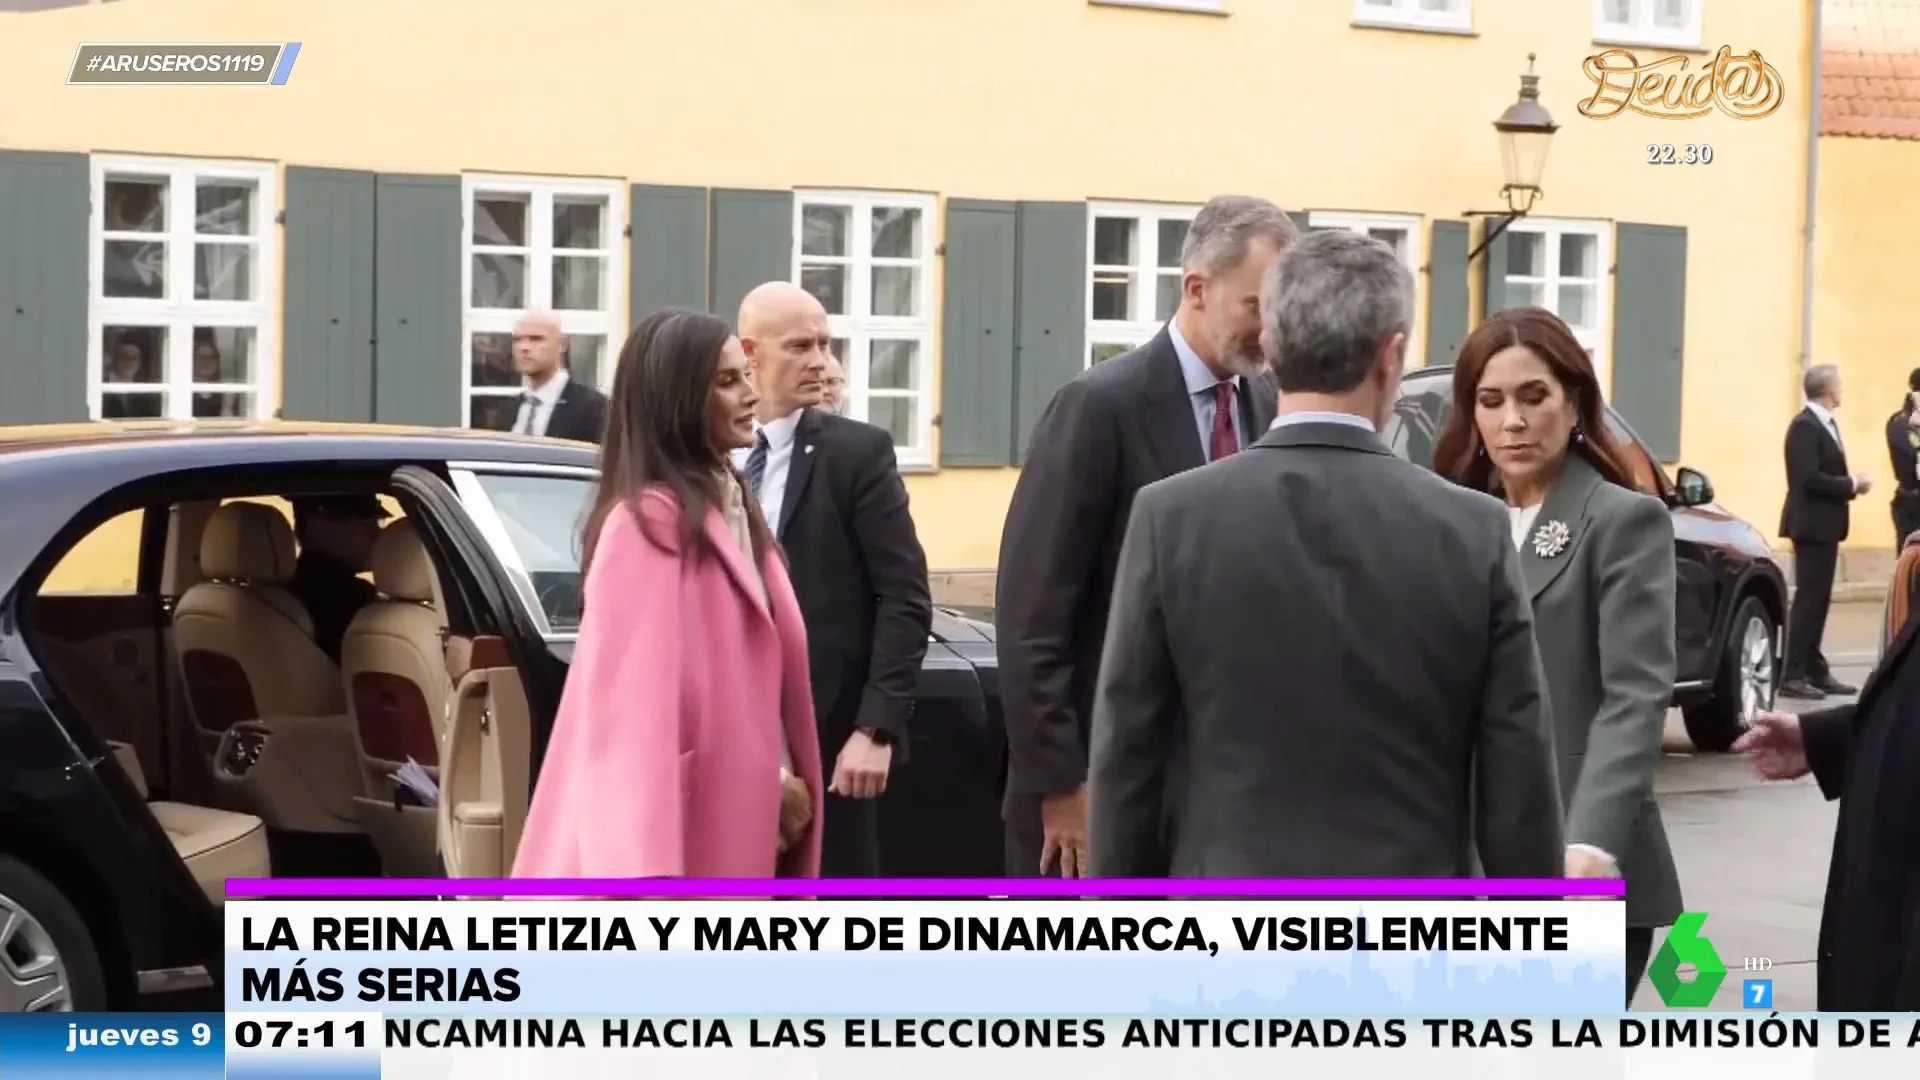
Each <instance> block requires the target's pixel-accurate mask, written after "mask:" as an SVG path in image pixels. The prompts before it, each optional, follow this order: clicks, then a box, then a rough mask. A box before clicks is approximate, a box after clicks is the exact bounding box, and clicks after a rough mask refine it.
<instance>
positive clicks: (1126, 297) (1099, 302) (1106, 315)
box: [1093, 273, 1133, 322]
mask: <svg viewBox="0 0 1920 1080" xmlns="http://www.w3.org/2000/svg"><path fill="white" fill-rule="evenodd" d="M1093 317H1094V318H1096V319H1102V320H1111V321H1117V322H1124V321H1126V320H1128V319H1131V318H1133V275H1132V274H1109V273H1100V274H1095V275H1094V276H1093Z"/></svg>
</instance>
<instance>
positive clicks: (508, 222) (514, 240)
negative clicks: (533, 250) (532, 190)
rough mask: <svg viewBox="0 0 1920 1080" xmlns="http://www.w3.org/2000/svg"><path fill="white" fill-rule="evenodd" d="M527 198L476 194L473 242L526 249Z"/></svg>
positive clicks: (528, 208)
mask: <svg viewBox="0 0 1920 1080" xmlns="http://www.w3.org/2000/svg"><path fill="white" fill-rule="evenodd" d="M531 204H532V196H529V195H476V196H474V200H473V242H474V243H475V244H479V245H481V246H483V247H526V246H527V242H528V241H527V218H528V216H529V215H530V214H531V213H532V206H531Z"/></svg>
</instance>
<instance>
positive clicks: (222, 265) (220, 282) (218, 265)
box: [193, 243, 253, 300]
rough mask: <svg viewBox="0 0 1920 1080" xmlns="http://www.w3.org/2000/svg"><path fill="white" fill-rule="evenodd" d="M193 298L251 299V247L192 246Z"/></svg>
mask: <svg viewBox="0 0 1920 1080" xmlns="http://www.w3.org/2000/svg"><path fill="white" fill-rule="evenodd" d="M193 298H194V299H195V300H251V299H253V245H252V244H220V243H214V244H195V245H193Z"/></svg>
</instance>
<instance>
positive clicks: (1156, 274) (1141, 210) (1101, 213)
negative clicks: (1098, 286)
mask: <svg viewBox="0 0 1920 1080" xmlns="http://www.w3.org/2000/svg"><path fill="white" fill-rule="evenodd" d="M1199 213H1200V207H1199V206H1197V205H1190V204H1187V203H1122V202H1104V203H1088V204H1087V256H1086V264H1087V299H1086V303H1087V337H1086V340H1085V341H1083V342H1081V348H1080V353H1081V356H1080V362H1081V364H1082V365H1084V366H1086V367H1092V366H1093V350H1094V347H1095V346H1097V345H1124V346H1126V347H1127V348H1129V349H1137V348H1139V347H1140V346H1142V345H1145V344H1146V343H1147V342H1149V341H1151V340H1153V336H1154V335H1155V334H1158V333H1159V332H1160V328H1161V327H1163V326H1165V325H1166V324H1167V320H1166V319H1159V318H1155V317H1154V309H1153V305H1154V302H1155V300H1156V299H1157V297H1158V295H1159V294H1158V292H1157V286H1158V284H1159V278H1160V277H1161V276H1162V275H1164V274H1167V273H1170V272H1171V270H1170V268H1168V267H1162V266H1161V265H1160V223H1161V222H1163V221H1184V222H1192V221H1193V219H1194V217H1195V216H1196V215H1198V214H1199ZM1100 218H1132V219H1134V220H1136V221H1138V222H1139V233H1138V238H1139V243H1138V244H1137V245H1135V250H1134V253H1133V258H1134V261H1133V265H1132V266H1130V267H1126V268H1125V269H1126V270H1127V271H1128V272H1129V273H1132V274H1134V275H1135V286H1134V290H1133V311H1132V313H1131V314H1132V316H1133V317H1132V318H1128V319H1096V318H1094V317H1093V285H1094V279H1095V278H1096V277H1097V276H1099V273H1100V271H1102V270H1119V269H1122V267H1120V266H1117V265H1114V266H1108V265H1104V264H1099V263H1095V262H1094V261H1093V248H1094V235H1093V232H1094V222H1095V221H1097V220H1099V219H1100Z"/></svg>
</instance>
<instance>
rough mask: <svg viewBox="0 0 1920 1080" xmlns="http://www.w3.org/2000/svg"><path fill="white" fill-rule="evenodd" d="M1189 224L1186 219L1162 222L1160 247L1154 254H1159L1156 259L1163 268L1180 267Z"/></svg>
mask: <svg viewBox="0 0 1920 1080" xmlns="http://www.w3.org/2000/svg"><path fill="white" fill-rule="evenodd" d="M1188 224H1189V223H1188V222H1185V221H1162V222H1160V249H1159V250H1158V251H1156V252H1154V254H1155V255H1156V256H1157V259H1156V261H1157V262H1159V264H1160V265H1161V266H1162V267H1163V268H1165V269H1169V270H1177V269H1179V268H1180V249H1182V248H1184V247H1185V246H1186V244H1187V228H1188Z"/></svg>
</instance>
